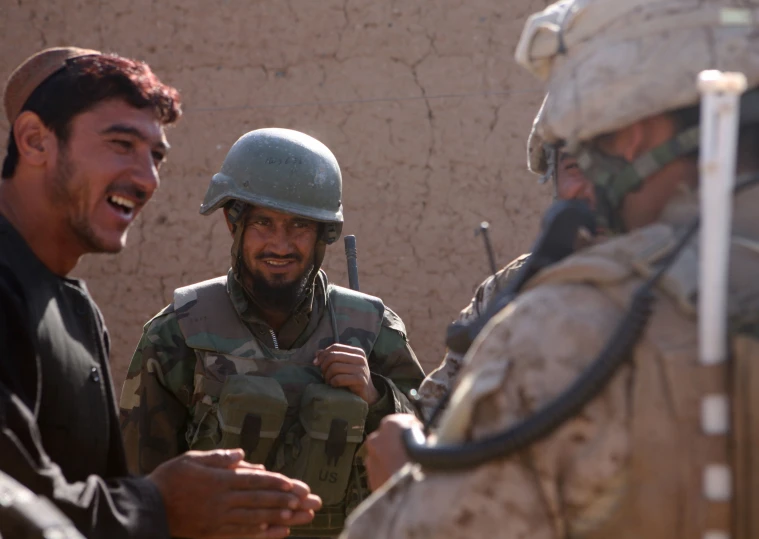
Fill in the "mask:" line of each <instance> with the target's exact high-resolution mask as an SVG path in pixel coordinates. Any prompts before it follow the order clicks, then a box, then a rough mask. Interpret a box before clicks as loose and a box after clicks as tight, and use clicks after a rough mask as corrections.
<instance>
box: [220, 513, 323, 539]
mask: <svg viewBox="0 0 759 539" xmlns="http://www.w3.org/2000/svg"><path fill="white" fill-rule="evenodd" d="M223 518H224V524H225V525H226V526H229V527H230V528H233V527H234V528H237V529H238V530H237V533H238V535H237V536H236V537H245V536H246V535H247V531H246V530H250V531H252V532H256V531H261V530H263V529H264V528H263V527H262V525H264V526H266V527H271V526H286V527H289V526H299V525H301V524H308V523H309V522H311V521H312V520H313V519H314V512H313V511H309V510H298V511H293V510H291V509H248V508H240V507H238V508H236V509H230V510H229V511H225V512H224V515H223ZM225 533H226V532H225Z"/></svg>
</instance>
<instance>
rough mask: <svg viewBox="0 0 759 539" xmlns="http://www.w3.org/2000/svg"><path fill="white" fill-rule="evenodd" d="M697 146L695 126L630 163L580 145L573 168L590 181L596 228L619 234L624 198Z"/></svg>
mask: <svg viewBox="0 0 759 539" xmlns="http://www.w3.org/2000/svg"><path fill="white" fill-rule="evenodd" d="M698 146H699V127H698V126H694V127H689V128H687V129H684V130H683V131H680V132H679V133H677V134H676V135H675V136H674V137H673V138H671V139H669V140H668V141H666V142H664V143H663V144H660V145H659V146H657V147H656V148H654V149H652V150H649V151H648V152H646V153H644V154H643V155H641V156H640V157H638V158H637V159H635V160H634V161H632V162H630V161H627V160H625V159H623V158H621V157H616V156H611V155H607V154H605V153H603V152H601V151H600V150H598V149H597V148H596V147H594V146H593V145H592V144H588V143H583V144H580V145H579V146H578V148H577V150H576V151H575V157H576V158H577V165H578V166H579V167H580V169H581V170H582V172H583V174H584V175H585V177H586V178H588V179H589V180H590V181H591V182H593V186H594V189H595V192H596V210H595V211H596V214H597V217H598V220H599V226H600V227H604V228H606V229H607V230H608V231H609V232H610V233H617V234H618V233H623V232H625V226H624V223H623V221H622V216H621V214H620V209H621V207H622V202H623V201H624V198H625V197H626V196H627V195H628V194H629V193H632V192H634V191H637V190H638V189H640V187H641V186H642V185H643V181H644V180H645V179H646V178H648V177H649V176H651V175H653V174H655V173H656V172H658V171H660V170H661V169H662V168H664V167H665V166H666V165H668V164H670V163H671V162H673V161H675V160H676V159H679V158H680V157H683V156H685V155H688V154H690V153H693V152H694V151H696V150H697V149H698Z"/></svg>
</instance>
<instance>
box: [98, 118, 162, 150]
mask: <svg viewBox="0 0 759 539" xmlns="http://www.w3.org/2000/svg"><path fill="white" fill-rule="evenodd" d="M113 133H120V134H122V135H131V136H133V137H135V138H137V139H139V140H141V141H143V142H150V140H148V137H146V136H145V134H144V133H143V132H142V131H140V130H139V129H137V128H136V127H132V126H131V125H125V124H113V125H112V126H110V127H107V128H106V129H103V130H102V131H101V132H100V134H101V135H111V134H113ZM154 148H160V149H162V150H163V151H164V153H166V152H168V151H169V150H170V149H171V146H169V143H168V142H166V141H165V140H160V141H158V143H156V144H155V145H154Z"/></svg>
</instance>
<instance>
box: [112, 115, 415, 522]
mask: <svg viewBox="0 0 759 539" xmlns="http://www.w3.org/2000/svg"><path fill="white" fill-rule="evenodd" d="M341 199H342V178H341V174H340V167H339V166H338V163H337V160H336V159H335V156H334V155H333V154H332V152H331V151H330V150H329V149H328V148H327V147H326V146H325V145H324V144H322V143H321V142H319V141H318V140H316V139H314V138H312V137H310V136H308V135H305V134H303V133H300V132H298V131H292V130H288V129H259V130H256V131H251V132H250V133H247V134H246V135H244V136H242V137H241V138H240V139H239V140H238V141H237V142H236V143H235V144H234V145H233V146H232V148H231V149H230V151H229V153H228V154H227V156H226V158H225V160H224V163H223V165H222V168H221V171H220V172H219V173H218V174H216V175H215V176H214V177H213V179H212V180H211V184H210V186H209V189H208V192H207V193H206V197H205V200H204V201H203V204H202V205H201V207H200V212H201V213H202V214H204V215H207V214H209V213H212V212H214V211H216V210H217V209H220V208H223V210H224V216H225V219H226V223H227V226H228V227H229V230H230V233H231V236H232V248H231V268H230V270H229V271H228V273H227V275H224V276H221V277H218V278H216V279H211V280H209V281H205V282H201V283H197V284H194V285H190V286H186V287H183V288H179V289H177V290H176V291H175V292H174V298H173V302H172V303H171V304H170V305H169V306H168V307H166V308H165V309H164V310H163V311H161V312H160V313H158V314H157V315H156V316H155V317H154V318H153V319H152V320H151V321H149V322H148V323H147V324H146V326H145V332H144V334H143V337H142V339H141V341H140V342H139V344H138V345H137V350H136V352H135V354H134V357H133V359H132V363H131V365H130V368H129V373H128V375H127V380H126V381H125V383H124V390H123V392H122V398H121V421H122V431H123V434H124V439H125V443H126V448H127V457H128V460H129V463H130V467H131V468H132V469H133V470H134V471H137V472H140V473H150V472H151V471H152V470H153V469H154V468H155V467H156V466H158V465H160V464H161V463H162V462H164V461H166V460H167V459H170V458H172V457H173V456H175V455H177V454H179V453H181V452H183V451H185V450H188V449H211V448H242V449H243V451H244V452H245V455H246V460H248V461H249V462H251V463H259V464H265V465H266V466H267V468H269V469H271V470H273V471H276V472H280V473H282V474H284V475H286V476H288V477H293V478H297V479H301V480H303V481H305V482H306V483H307V484H308V485H309V486H310V487H311V489H312V491H313V492H314V493H316V494H318V495H319V496H320V497H321V498H322V500H323V502H324V509H323V510H322V511H321V512H319V513H317V514H316V518H315V519H314V522H313V523H312V524H311V526H310V527H302V528H294V529H293V535H296V536H301V537H303V536H311V535H319V536H325V535H327V536H328V535H337V534H338V533H339V532H340V530H341V529H342V526H343V521H344V519H345V516H346V514H347V513H348V512H350V511H351V510H352V508H353V507H355V505H356V504H357V502H358V501H360V500H361V498H363V496H364V495H365V494H366V492H367V489H366V485H365V481H364V477H363V469H362V467H361V466H360V461H359V459H356V452H357V449H358V446H359V445H360V444H361V443H362V442H363V440H364V437H365V435H366V434H367V433H369V432H372V431H373V430H374V429H375V428H377V426H378V424H379V421H380V420H381V419H382V417H384V416H386V415H388V414H391V413H397V412H405V413H413V411H414V408H413V406H412V405H411V403H410V401H409V399H408V394H409V392H410V391H411V390H412V389H415V388H417V387H418V386H419V383H420V382H421V380H422V378H423V377H424V374H423V372H422V369H421V367H420V365H419V362H418V361H417V359H416V357H415V355H414V352H413V351H412V350H411V347H410V346H409V343H408V341H407V338H406V330H405V328H404V325H403V322H402V321H401V319H400V318H399V317H398V316H397V315H396V314H395V313H393V311H391V310H390V309H388V308H387V307H385V305H384V304H383V303H382V300H380V299H379V298H376V297H373V296H368V295H366V294H361V293H359V292H356V291H353V290H349V289H346V288H342V287H339V286H335V285H333V284H331V283H329V281H328V279H327V275H326V273H325V272H324V271H323V270H321V269H320V267H321V265H322V261H323V260H324V255H325V252H326V247H327V245H328V244H331V243H333V242H335V241H336V240H337V239H338V238H339V237H340V234H341V231H342V223H343V212H342V202H341Z"/></svg>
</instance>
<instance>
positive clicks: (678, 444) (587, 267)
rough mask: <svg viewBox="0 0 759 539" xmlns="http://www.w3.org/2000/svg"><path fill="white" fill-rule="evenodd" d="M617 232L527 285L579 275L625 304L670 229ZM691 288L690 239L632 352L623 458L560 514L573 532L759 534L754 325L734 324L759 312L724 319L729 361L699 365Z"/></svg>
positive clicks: (593, 537) (596, 538)
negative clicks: (623, 467) (583, 499)
mask: <svg viewBox="0 0 759 539" xmlns="http://www.w3.org/2000/svg"><path fill="white" fill-rule="evenodd" d="M628 236H629V237H626V238H622V239H621V241H610V242H608V244H604V245H601V246H598V247H596V248H593V249H589V250H587V251H584V252H581V253H579V254H578V255H576V256H573V257H570V258H569V259H567V260H566V261H564V262H563V263H561V264H558V265H556V266H554V267H552V268H549V269H547V270H545V271H543V272H542V273H540V274H539V275H538V276H537V277H536V278H534V279H533V280H532V281H531V282H530V283H528V286H527V287H526V289H527V290H528V289H530V288H533V287H535V286H541V285H546V284H571V283H582V284H589V285H592V286H594V287H596V288H597V289H598V290H600V291H601V292H602V293H603V294H605V295H606V296H607V297H608V298H609V299H610V300H611V301H612V302H614V303H615V304H616V305H618V306H619V307H620V309H623V310H625V309H627V308H628V306H629V303H630V299H631V297H632V295H633V293H634V292H635V290H636V289H637V288H638V286H640V284H641V283H642V282H643V280H644V279H646V278H647V277H648V276H649V275H650V274H651V273H652V271H653V270H654V269H655V268H656V264H657V263H658V261H659V260H661V258H662V256H663V255H664V254H665V253H667V252H669V251H670V250H671V249H672V247H673V245H674V243H675V233H674V231H673V229H672V228H671V227H669V226H666V225H653V226H651V227H647V228H646V229H643V230H640V231H638V232H636V233H634V234H630V235H628ZM697 291H698V258H697V252H696V250H695V247H691V248H686V250H685V251H684V252H682V253H681V255H680V257H679V258H678V259H677V261H676V262H675V264H674V265H673V266H672V268H671V269H670V270H669V271H668V272H667V274H665V276H664V277H663V279H662V280H661V281H660V284H659V287H658V291H657V299H656V302H655V304H654V308H653V314H652V315H651V317H650V319H649V321H648V325H647V326H646V330H645V332H644V334H643V336H642V337H641V339H640V340H639V341H638V343H637V345H636V347H635V349H634V352H633V357H632V361H633V371H634V374H633V375H632V381H631V383H632V388H631V389H632V391H631V399H632V405H631V416H630V417H631V420H630V444H631V446H630V452H629V454H630V455H631V456H630V462H629V465H628V469H627V470H628V472H627V474H626V477H625V478H624V480H623V485H622V486H620V488H618V489H616V491H615V492H612V493H609V494H608V496H605V497H602V498H603V499H602V498H599V499H598V500H597V502H595V503H594V504H592V505H591V506H590V507H589V508H588V509H587V511H585V512H584V513H583V514H582V515H579V516H578V517H577V518H576V519H573V522H570V523H569V527H570V530H571V532H570V534H569V535H571V536H572V537H578V538H583V539H605V538H608V537H614V538H615V539H642V538H645V539H671V538H674V537H678V538H686V537H688V538H690V537H692V538H694V539H695V538H713V539H727V538H731V539H748V538H751V537H754V538H755V537H759V513H758V512H757V509H759V507H756V506H755V505H754V500H753V499H752V497H751V496H752V495H757V494H759V489H758V488H757V487H759V461H758V462H756V463H754V462H753V457H754V456H755V454H756V448H757V447H759V445H757V444H759V363H758V362H759V340H758V339H757V337H758V336H759V333H757V331H756V329H757V327H758V326H757V325H756V324H753V323H749V324H746V323H745V322H746V321H747V320H748V321H754V320H757V318H759V317H757V314H756V312H755V309H754V308H751V309H748V310H750V311H753V312H742V313H738V314H737V315H736V316H734V317H733V318H732V319H731V342H730V344H731V353H732V354H731V358H730V361H729V362H726V363H723V364H721V365H713V366H704V365H702V364H700V363H699V361H698V324H697V311H696V306H695V301H696V297H697ZM754 305H755V306H756V302H754ZM707 403H711V405H712V406H714V405H715V403H716V405H717V407H718V408H719V407H720V406H729V409H730V413H731V420H730V421H729V422H728V423H726V424H724V425H720V424H719V421H717V423H716V424H715V423H713V422H712V423H711V424H709V421H708V418H705V414H704V411H705V410H707V409H708V408H707V406H708V405H707ZM706 415H709V414H708V413H707V414H706ZM610 498H611V499H610ZM610 507H611V508H613V509H611V510H610Z"/></svg>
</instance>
